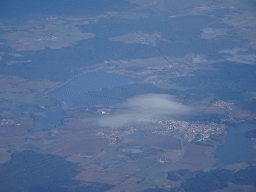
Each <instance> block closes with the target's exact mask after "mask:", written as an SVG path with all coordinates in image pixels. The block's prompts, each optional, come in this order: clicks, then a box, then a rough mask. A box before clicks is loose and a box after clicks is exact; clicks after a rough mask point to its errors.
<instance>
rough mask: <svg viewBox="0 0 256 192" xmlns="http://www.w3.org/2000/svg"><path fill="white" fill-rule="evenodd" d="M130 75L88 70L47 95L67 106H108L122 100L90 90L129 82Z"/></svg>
mask: <svg viewBox="0 0 256 192" xmlns="http://www.w3.org/2000/svg"><path fill="white" fill-rule="evenodd" d="M130 82H131V77H128V76H124V75H119V74H109V73H106V72H103V71H96V72H89V73H86V74H84V75H81V76H78V77H75V78H74V79H72V80H71V81H70V82H68V83H67V84H66V85H63V86H62V87H60V88H58V89H56V90H54V91H52V92H50V93H48V96H50V97H52V98H55V99H58V100H61V101H63V102H64V103H65V104H66V107H67V108H76V107H81V106H94V105H99V106H109V105H115V104H119V103H121V102H123V101H124V100H123V99H120V98H114V97H106V96H104V95H94V94H90V91H98V90H100V89H102V88H108V87H115V86H120V85H125V84H129V83H130Z"/></svg>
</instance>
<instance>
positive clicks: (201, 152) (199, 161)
mask: <svg viewBox="0 0 256 192" xmlns="http://www.w3.org/2000/svg"><path fill="white" fill-rule="evenodd" d="M183 145H184V155H183V157H182V158H181V159H180V160H178V161H177V162H175V163H173V164H171V165H169V166H168V167H166V169H165V170H166V171H173V170H178V169H190V170H191V171H197V170H202V169H205V168H207V167H210V166H211V165H212V164H214V163H215V160H214V159H213V158H212V156H211V155H209V154H210V151H212V150H213V148H212V147H206V146H201V145H195V144H190V143H188V142H183Z"/></svg>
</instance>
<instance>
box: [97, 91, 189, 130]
mask: <svg viewBox="0 0 256 192" xmlns="http://www.w3.org/2000/svg"><path fill="white" fill-rule="evenodd" d="M121 106H122V107H124V108H127V109H129V112H127V113H125V114H117V115H107V116H104V117H103V118H101V119H100V120H99V124H100V125H101V126H111V127H120V126H124V125H127V124H130V123H138V122H139V121H140V119H142V118H159V117H161V118H164V117H166V118H168V117H169V118H170V117H174V116H178V115H184V114H188V113H189V112H191V108H190V107H187V106H185V105H183V104H180V103H177V102H175V101H174V97H173V96H170V95H164V94H148V95H140V96H137V97H134V98H132V99H129V100H128V101H127V102H126V103H124V104H123V105H121Z"/></svg>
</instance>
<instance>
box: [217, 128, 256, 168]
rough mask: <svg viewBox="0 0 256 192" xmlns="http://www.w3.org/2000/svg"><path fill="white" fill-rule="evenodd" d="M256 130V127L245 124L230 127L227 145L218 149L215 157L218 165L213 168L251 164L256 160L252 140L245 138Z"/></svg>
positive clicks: (255, 151) (226, 139) (226, 138)
mask: <svg viewBox="0 0 256 192" xmlns="http://www.w3.org/2000/svg"><path fill="white" fill-rule="evenodd" d="M254 129H256V125H252V124H243V125H238V126H235V127H230V129H229V131H228V132H227V135H226V137H225V143H224V144H223V145H221V146H219V147H217V149H216V151H215V152H214V154H213V157H214V158H215V159H217V163H216V164H215V165H213V167H216V168H217V167H222V166H225V165H229V164H233V163H241V162H250V161H251V160H253V159H255V158H256V150H255V149H253V148H252V147H251V146H252V142H251V141H250V139H248V138H246V137H245V133H246V132H248V131H251V130H254Z"/></svg>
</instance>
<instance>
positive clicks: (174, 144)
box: [139, 135, 181, 150]
mask: <svg viewBox="0 0 256 192" xmlns="http://www.w3.org/2000/svg"><path fill="white" fill-rule="evenodd" d="M139 145H141V146H143V147H145V148H148V147H150V148H156V149H164V150H180V149H181V142H180V140H179V139H176V138H174V137H164V136H158V135H156V136H154V135H150V136H143V137H142V138H141V139H140V140H139Z"/></svg>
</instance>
